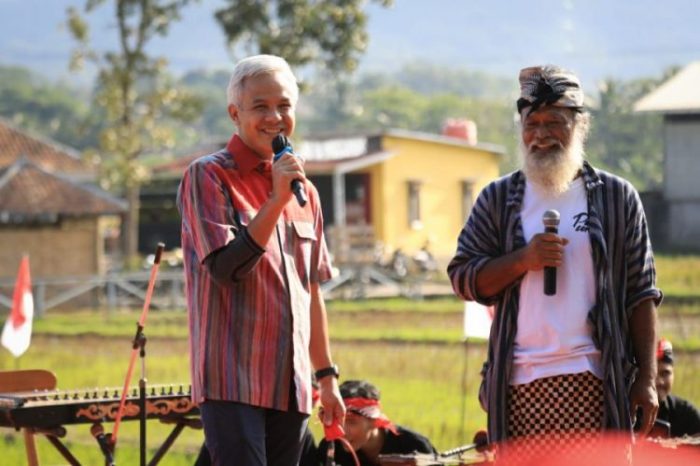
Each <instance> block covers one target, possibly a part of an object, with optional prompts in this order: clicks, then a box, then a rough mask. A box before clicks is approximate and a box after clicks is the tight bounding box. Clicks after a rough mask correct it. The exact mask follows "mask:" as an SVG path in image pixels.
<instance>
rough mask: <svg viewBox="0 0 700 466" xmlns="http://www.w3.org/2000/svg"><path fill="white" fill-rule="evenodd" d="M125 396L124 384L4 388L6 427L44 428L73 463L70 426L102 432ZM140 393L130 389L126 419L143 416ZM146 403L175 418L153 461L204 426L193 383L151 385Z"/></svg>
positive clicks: (149, 409) (1, 420)
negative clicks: (187, 432) (68, 442)
mask: <svg viewBox="0 0 700 466" xmlns="http://www.w3.org/2000/svg"><path fill="white" fill-rule="evenodd" d="M121 397H122V390H121V389H119V388H105V389H97V388H95V389H75V390H34V391H28V392H9V393H0V427H10V428H15V429H18V430H19V429H22V430H25V431H30V432H31V433H34V434H44V435H45V436H46V438H47V439H48V440H49V441H50V442H51V443H52V444H53V446H54V447H55V448H56V449H57V450H58V451H59V453H60V454H61V455H62V456H63V457H64V458H65V459H66V460H67V461H68V463H69V464H70V465H71V466H80V462H79V461H78V460H77V459H76V458H75V457H74V456H73V454H72V453H71V452H70V451H69V450H68V448H67V447H66V446H65V445H64V444H63V443H62V442H61V440H60V438H63V437H65V436H66V429H65V427H64V426H65V425H71V424H92V426H93V428H92V429H91V432H92V431H93V430H94V431H95V432H102V428H101V423H102V422H114V421H115V419H116V417H117V413H118V411H119V404H120V401H121ZM139 398H140V394H139V389H138V388H130V389H129V390H128V391H127V393H126V396H125V404H124V412H123V416H122V419H123V420H139V419H140V418H141V408H140V399H139ZM145 407H146V409H145V412H146V418H148V419H159V420H160V421H161V422H164V423H168V424H174V427H173V430H172V431H171V432H170V434H169V435H168V437H167V438H166V439H165V440H164V441H163V443H162V444H161V446H160V448H159V449H158V450H157V451H156V453H155V455H154V457H153V459H152V460H151V461H150V462H149V463H148V464H149V466H151V465H156V464H158V462H159V461H160V460H161V459H162V457H163V456H164V455H165V453H167V451H168V449H169V448H170V447H171V446H172V445H173V443H174V442H175V440H176V439H177V437H178V436H179V435H180V433H181V432H182V430H183V429H184V428H185V427H191V428H195V429H201V421H200V419H199V408H198V407H197V406H196V405H195V404H194V403H193V402H192V399H191V388H190V386H189V385H182V384H179V385H178V384H175V385H150V386H149V387H148V393H147V394H146V402H145ZM97 426H99V427H97ZM93 435H94V433H93ZM34 464H38V461H36V460H35V462H34Z"/></svg>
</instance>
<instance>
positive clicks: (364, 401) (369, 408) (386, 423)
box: [343, 398, 398, 435]
mask: <svg viewBox="0 0 700 466" xmlns="http://www.w3.org/2000/svg"><path fill="white" fill-rule="evenodd" d="M343 403H345V408H347V410H348V412H353V413H356V414H359V415H360V416H363V417H366V418H367V419H372V420H373V421H374V426H375V427H382V428H384V429H388V430H389V431H391V432H392V433H393V434H395V435H398V432H397V431H396V426H395V425H394V423H393V422H391V421H390V420H389V418H388V417H386V416H385V415H384V413H382V408H381V405H380V404H379V400H372V399H370V398H343Z"/></svg>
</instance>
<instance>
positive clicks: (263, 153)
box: [228, 72, 296, 159]
mask: <svg viewBox="0 0 700 466" xmlns="http://www.w3.org/2000/svg"><path fill="white" fill-rule="evenodd" d="M293 89H294V88H293V83H291V82H289V80H288V79H286V78H285V76H284V75H282V74H281V73H278V72H273V73H267V74H260V75H257V76H253V77H250V78H248V79H246V81H245V82H244V84H243V92H242V93H241V97H240V101H239V102H238V103H237V104H231V105H229V107H228V111H229V115H230V116H231V119H232V120H233V122H234V123H235V124H236V126H237V127H238V135H239V136H240V137H241V139H242V140H243V142H244V143H245V144H246V145H247V146H248V147H250V148H251V149H253V151H254V152H255V153H256V154H258V156H259V157H260V158H262V159H269V158H271V157H272V155H273V154H272V140H273V139H274V137H275V136H277V135H278V134H284V135H286V136H291V135H292V134H293V133H294V127H295V124H296V116H295V102H294V101H293V96H294V93H293Z"/></svg>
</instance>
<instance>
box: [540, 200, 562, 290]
mask: <svg viewBox="0 0 700 466" xmlns="http://www.w3.org/2000/svg"><path fill="white" fill-rule="evenodd" d="M559 217H560V216H559V212H557V211H556V210H554V209H550V210H548V211H546V212H545V213H544V215H542V223H544V232H545V233H554V234H557V233H558V232H559ZM556 293H557V268H556V267H545V268H544V294H546V295H547V296H554V295H555V294H556Z"/></svg>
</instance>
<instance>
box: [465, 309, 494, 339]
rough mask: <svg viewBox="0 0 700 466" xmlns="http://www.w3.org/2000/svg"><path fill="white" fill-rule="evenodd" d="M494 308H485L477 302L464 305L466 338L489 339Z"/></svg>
mask: <svg viewBox="0 0 700 466" xmlns="http://www.w3.org/2000/svg"><path fill="white" fill-rule="evenodd" d="M492 321H493V306H488V307H486V306H484V305H482V304H479V303H477V302H475V301H467V302H466V303H464V337H465V338H471V337H475V338H486V339H488V338H489V333H490V332H491V322H492Z"/></svg>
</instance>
